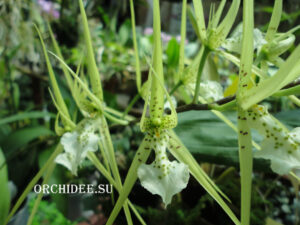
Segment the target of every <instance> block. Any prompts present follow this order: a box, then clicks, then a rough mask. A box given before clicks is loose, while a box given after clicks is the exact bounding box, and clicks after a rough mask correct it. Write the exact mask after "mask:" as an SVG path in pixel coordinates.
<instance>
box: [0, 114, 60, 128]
mask: <svg viewBox="0 0 300 225" xmlns="http://www.w3.org/2000/svg"><path fill="white" fill-rule="evenodd" d="M45 117H50V118H55V114H53V113H49V112H42V111H31V112H23V113H19V114H15V115H12V116H8V117H6V118H3V119H0V125H3V124H7V123H12V122H15V121H19V120H27V119H37V118H45Z"/></svg>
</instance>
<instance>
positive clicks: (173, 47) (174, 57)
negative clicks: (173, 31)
mask: <svg viewBox="0 0 300 225" xmlns="http://www.w3.org/2000/svg"><path fill="white" fill-rule="evenodd" d="M179 49H180V48H179V44H178V43H177V40H176V39H175V38H172V39H171V40H170V41H169V43H168V46H167V50H166V54H167V56H168V66H177V65H178V62H179Z"/></svg>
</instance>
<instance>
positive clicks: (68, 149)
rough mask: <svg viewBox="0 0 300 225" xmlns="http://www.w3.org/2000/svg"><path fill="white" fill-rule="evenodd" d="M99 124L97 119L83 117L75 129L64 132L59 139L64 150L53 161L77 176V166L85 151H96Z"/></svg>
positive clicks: (85, 153) (98, 138) (80, 162)
mask: <svg viewBox="0 0 300 225" xmlns="http://www.w3.org/2000/svg"><path fill="white" fill-rule="evenodd" d="M100 125H101V124H100V120H99V119H84V120H83V121H82V122H81V123H80V124H78V126H77V127H76V130H74V131H72V132H67V133H65V134H64V135H63V136H62V138H61V140H60V143H61V144H62V146H63V147H64V150H65V152H64V153H61V154H59V155H58V156H57V157H56V159H55V162H56V163H59V164H61V165H63V166H65V167H66V168H67V169H69V170H70V171H71V172H72V174H73V175H76V176H77V170H78V167H79V166H80V165H81V164H82V162H83V160H84V159H85V158H86V156H87V153H88V152H89V151H90V152H96V151H97V149H98V142H99V141H100V136H99V133H98V132H99V130H98V129H99V127H100Z"/></svg>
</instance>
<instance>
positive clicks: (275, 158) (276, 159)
mask: <svg viewBox="0 0 300 225" xmlns="http://www.w3.org/2000/svg"><path fill="white" fill-rule="evenodd" d="M261 146H262V150H261V151H257V152H256V153H255V157H259V158H264V159H269V160H271V169H272V170H273V171H274V172H275V173H278V174H280V175H283V174H288V173H289V172H290V171H291V170H293V169H300V149H299V147H298V149H297V150H294V151H291V152H287V151H286V146H283V147H279V148H277V149H275V148H274V143H273V142H272V141H271V140H265V141H263V142H262V145H261Z"/></svg>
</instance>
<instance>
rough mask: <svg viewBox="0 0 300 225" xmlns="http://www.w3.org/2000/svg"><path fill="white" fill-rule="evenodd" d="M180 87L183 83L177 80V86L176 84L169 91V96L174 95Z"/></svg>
mask: <svg viewBox="0 0 300 225" xmlns="http://www.w3.org/2000/svg"><path fill="white" fill-rule="evenodd" d="M181 85H183V82H182V80H179V81H178V82H177V84H176V85H175V86H174V87H173V88H172V90H171V91H170V95H172V94H174V92H175V91H176V90H177V89H178V88H179V87H180V86H181Z"/></svg>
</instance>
